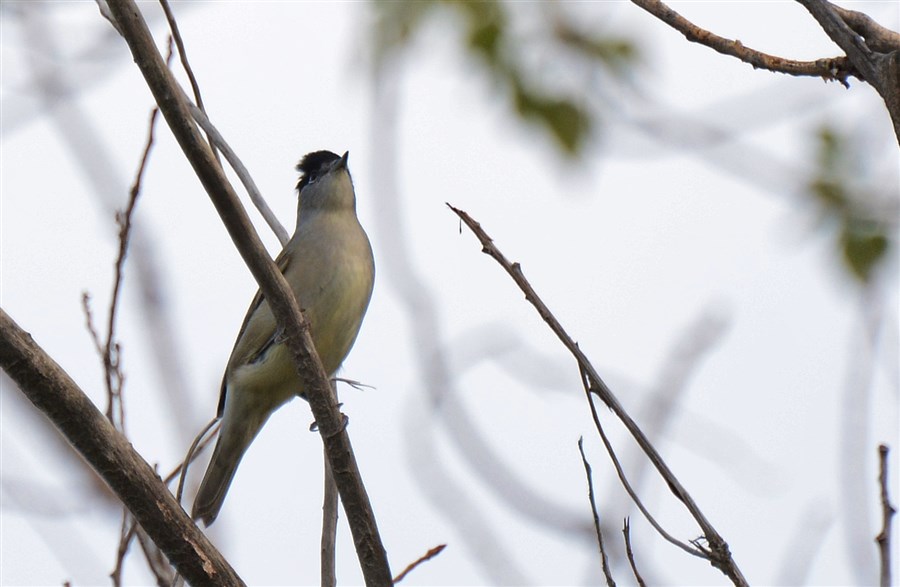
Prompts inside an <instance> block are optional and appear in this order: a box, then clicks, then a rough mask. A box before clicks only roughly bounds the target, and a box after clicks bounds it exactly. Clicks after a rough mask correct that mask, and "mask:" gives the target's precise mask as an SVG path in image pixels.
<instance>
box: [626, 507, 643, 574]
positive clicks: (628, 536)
mask: <svg viewBox="0 0 900 587" xmlns="http://www.w3.org/2000/svg"><path fill="white" fill-rule="evenodd" d="M622 534H624V535H625V556H626V557H628V564H629V565H631V572H632V573H634V579H635V580H636V581H637V584H638V587H644V586H645V585H646V583H644V578H643V577H641V574H640V573H639V572H638V569H637V564H636V563H635V562H634V551H633V550H632V549H631V523H630V522H629V521H628V518H625V524H624V525H623V526H622Z"/></svg>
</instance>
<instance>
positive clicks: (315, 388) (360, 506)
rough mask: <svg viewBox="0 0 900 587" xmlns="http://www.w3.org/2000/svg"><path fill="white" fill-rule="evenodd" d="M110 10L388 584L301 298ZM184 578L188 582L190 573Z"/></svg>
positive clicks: (118, 11) (155, 55)
mask: <svg viewBox="0 0 900 587" xmlns="http://www.w3.org/2000/svg"><path fill="white" fill-rule="evenodd" d="M110 8H111V9H112V12H113V15H114V16H115V18H116V21H117V22H118V23H119V27H120V28H121V29H122V31H123V32H124V33H125V40H126V41H127V43H128V45H129V48H130V49H131V52H132V54H133V56H134V60H135V62H136V63H137V65H138V67H139V68H140V70H141V73H142V74H143V75H144V78H145V80H146V81H147V85H148V86H149V87H150V90H151V91H152V92H153V95H154V97H155V98H156V102H157V104H158V105H159V107H160V110H161V111H162V113H163V116H165V118H166V121H167V122H168V124H169V128H170V129H171V130H172V133H173V134H174V135H175V138H176V140H177V141H178V143H179V144H180V145H181V148H182V150H183V151H184V153H185V156H186V157H187V159H188V160H189V162H190V163H191V166H192V167H193V168H194V171H195V173H196V174H197V177H198V178H199V179H200V182H201V183H202V184H203V187H204V188H205V189H206V191H207V193H208V194H209V197H210V199H211V200H212V202H213V204H214V205H215V206H216V209H217V211H218V212H219V216H220V217H221V218H222V221H223V223H224V224H225V227H226V228H227V229H228V232H229V234H230V235H231V238H232V240H233V241H234V243H235V245H236V246H237V248H238V250H239V252H240V253H241V256H242V257H243V258H244V261H245V262H246V263H247V266H248V267H249V269H250V271H251V273H252V274H253V276H254V278H255V279H256V281H257V283H258V284H259V286H260V289H261V291H262V292H263V294H264V295H265V297H266V301H267V302H268V303H269V306H270V308H271V309H272V313H273V314H274V316H275V318H276V321H277V323H278V325H279V328H280V329H281V330H282V331H283V332H284V338H285V346H286V347H287V349H288V350H289V351H290V353H291V355H292V357H293V359H294V363H295V366H296V368H297V373H298V375H299V377H300V381H301V383H302V385H303V389H304V390H305V391H306V396H307V399H308V400H309V405H310V408H311V410H312V412H313V415H314V417H315V420H316V424H317V426H318V429H319V433H320V435H321V437H322V441H323V443H324V445H325V447H326V450H327V452H328V455H329V458H330V461H331V468H332V471H333V472H334V476H335V483H336V484H337V487H338V491H339V493H340V496H341V501H342V503H343V505H344V510H345V512H346V514H347V519H348V522H349V525H350V530H351V533H352V535H353V540H354V544H355V546H356V551H357V556H358V557H359V562H360V566H361V568H362V572H363V576H364V578H365V581H366V583H367V584H368V585H390V584H391V573H390V567H389V565H388V561H387V554H386V553H385V550H384V546H383V545H382V543H381V538H380V537H379V535H378V528H377V524H376V522H375V516H374V514H373V512H372V508H371V504H370V503H369V498H368V495H367V494H366V490H365V487H364V486H363V483H362V478H361V475H360V473H359V467H358V466H357V463H356V459H355V457H354V455H353V450H352V447H351V445H350V438H349V436H348V435H347V431H346V429H345V426H344V422H343V418H342V416H341V413H340V410H339V409H338V406H337V403H336V401H335V399H334V397H333V395H332V394H331V386H330V383H329V381H328V377H327V375H326V374H325V370H324V368H323V367H322V362H321V360H320V359H319V357H318V354H317V352H316V349H315V346H314V345H313V342H312V337H311V336H310V332H309V323H308V321H307V320H306V319H305V318H304V317H303V315H302V313H301V312H300V304H299V301H298V300H297V299H296V298H295V296H294V295H293V293H292V292H291V290H290V288H289V287H288V285H287V282H286V281H285V279H284V276H283V275H282V274H281V272H280V271H278V268H277V267H276V266H275V264H274V263H273V261H272V259H271V257H269V255H268V253H267V252H266V249H265V247H263V245H262V243H261V242H260V240H259V237H258V235H257V234H256V230H255V229H254V227H253V225H252V224H251V222H250V219H249V218H248V217H247V214H246V212H245V211H244V210H243V208H242V207H241V204H240V201H239V199H238V197H237V194H235V192H234V189H233V188H232V186H231V184H230V183H229V182H228V179H227V178H226V177H225V174H224V172H223V170H222V168H221V166H220V165H219V164H218V162H217V161H216V160H215V159H214V157H213V154H212V152H211V150H210V148H209V146H208V144H207V143H206V142H205V141H204V140H203V138H202V137H201V136H200V134H199V132H198V130H197V128H196V127H195V126H194V125H193V123H192V117H191V114H190V111H189V110H188V107H187V104H186V103H185V101H184V99H183V94H182V92H181V91H180V90H179V89H178V84H177V82H176V81H175V79H174V78H173V76H172V73H171V71H169V69H168V68H167V67H166V66H165V63H164V62H163V60H162V57H161V56H160V54H159V51H158V50H157V48H156V45H155V44H154V42H153V38H152V36H151V35H150V31H149V29H148V28H147V25H146V23H145V22H144V20H143V17H142V16H141V13H140V10H139V9H138V7H137V5H136V4H135V3H134V2H133V1H131V0H119V1H117V2H114V3H112V4H111V5H110ZM301 301H302V300H301ZM185 578H186V579H188V580H189V581H190V578H189V577H187V576H185Z"/></svg>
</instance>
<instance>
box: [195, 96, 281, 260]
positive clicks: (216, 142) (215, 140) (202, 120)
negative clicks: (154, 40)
mask: <svg viewBox="0 0 900 587" xmlns="http://www.w3.org/2000/svg"><path fill="white" fill-rule="evenodd" d="M179 89H181V88H179ZM185 101H187V105H188V109H189V110H190V111H191V115H193V117H194V120H196V121H197V124H199V125H200V127H201V128H202V129H203V131H204V132H205V133H206V136H207V137H208V138H209V141H210V143H212V144H213V146H215V147H216V148H217V149H219V150H220V151H222V154H223V155H225V160H226V161H228V163H229V164H230V165H231V168H232V169H234V172H235V173H236V174H237V176H238V179H240V180H241V183H242V184H243V185H244V189H246V190H247V193H248V194H249V195H250V201H251V202H253V205H254V206H256V209H257V210H258V211H259V213H260V214H261V215H262V217H263V220H265V221H266V224H268V225H269V228H271V229H272V232H274V233H275V236H276V237H278V242H280V243H281V245H282V246H284V245H285V244H286V243H287V242H288V239H289V238H290V237H289V236H288V233H287V231H286V230H285V229H284V226H282V225H281V222H279V221H278V217H277V216H275V213H274V212H272V209H271V208H269V205H268V204H267V203H266V201H265V199H263V197H262V194H261V193H260V191H259V188H258V187H256V182H254V181H253V178H252V177H251V176H250V172H249V171H247V168H246V167H245V166H244V163H243V161H241V160H240V158H239V157H238V156H237V153H235V152H234V149H232V148H231V145H229V144H228V143H227V142H226V141H225V138H224V137H223V136H222V134H221V133H220V132H219V130H218V129H217V128H216V127H215V126H214V125H213V123H212V122H211V121H210V120H209V118H208V117H207V116H206V113H205V112H203V110H201V109H200V108H198V107H197V106H196V105H194V104H192V103H191V102H190V101H188V100H187V97H185Z"/></svg>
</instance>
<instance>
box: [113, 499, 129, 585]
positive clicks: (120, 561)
mask: <svg viewBox="0 0 900 587" xmlns="http://www.w3.org/2000/svg"><path fill="white" fill-rule="evenodd" d="M128 518H129V516H128V510H127V509H126V508H122V527H121V529H120V531H119V548H118V549H117V550H116V566H115V567H113V570H112V572H111V573H110V574H109V578H110V579H112V584H113V586H114V587H120V586H121V585H122V567H123V566H124V564H125V555H126V554H127V553H128V547H129V546H131V538H130V536H129V535H130V533H131V532H130V531H129V530H128ZM134 527H135V526H134V525H132V528H134Z"/></svg>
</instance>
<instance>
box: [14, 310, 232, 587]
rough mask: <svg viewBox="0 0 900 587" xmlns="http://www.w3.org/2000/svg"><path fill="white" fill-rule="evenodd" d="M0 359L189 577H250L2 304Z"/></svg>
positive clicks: (220, 581) (222, 580) (221, 581)
mask: <svg viewBox="0 0 900 587" xmlns="http://www.w3.org/2000/svg"><path fill="white" fill-rule="evenodd" d="M0 367H2V368H3V370H4V371H6V373H7V374H9V376H10V377H11V378H12V379H13V380H15V381H16V383H18V385H19V389H20V390H21V391H22V393H23V394H25V396H26V397H28V399H29V400H30V401H31V402H32V403H33V404H34V405H35V407H36V408H37V409H39V410H40V411H41V412H43V413H44V414H45V415H46V416H47V417H48V418H49V419H50V420H51V421H52V422H53V423H54V425H55V426H56V427H57V429H58V430H59V431H60V433H62V434H63V435H64V436H65V437H66V438H67V439H68V440H69V442H70V443H72V446H74V447H75V449H76V450H77V451H78V452H79V453H81V455H82V456H83V457H84V458H85V460H87V461H88V462H89V463H90V464H91V466H92V467H93V468H94V470H95V471H96V472H97V473H98V474H99V475H100V476H101V477H102V478H103V479H104V480H105V481H106V483H107V484H108V485H109V487H110V488H111V489H112V490H113V491H114V492H115V493H116V495H118V496H119V499H121V500H122V502H123V503H124V504H125V505H126V506H127V507H128V509H129V510H130V511H131V512H132V514H134V517H135V519H136V520H137V521H138V523H140V525H141V526H142V527H143V528H144V529H145V530H146V531H147V533H148V534H149V535H150V537H151V538H152V539H153V541H154V542H155V543H156V544H157V545H158V546H159V547H160V548H161V549H162V550H163V552H165V553H166V556H167V557H168V558H169V561H170V562H171V563H172V564H173V565H175V567H176V568H178V571H179V572H180V573H181V574H182V575H184V576H185V577H186V578H187V579H188V581H190V582H191V583H192V584H195V585H243V584H244V583H243V581H241V579H240V577H238V575H237V574H236V573H235V572H234V569H232V568H231V566H230V565H229V564H228V562H227V561H226V560H225V559H224V558H222V556H221V554H219V552H218V551H217V550H216V548H215V547H214V546H213V545H212V544H211V543H210V542H209V540H208V539H207V538H206V536H205V535H204V534H203V533H202V532H201V531H200V529H199V528H197V526H195V525H194V523H193V522H192V521H191V520H190V518H189V517H188V515H187V514H186V513H185V511H184V510H183V509H181V507H180V506H179V505H178V503H177V502H176V501H175V499H174V498H173V497H172V494H170V493H169V491H168V489H167V488H166V486H165V485H164V484H163V482H162V481H161V480H160V479H159V477H158V476H157V475H156V473H155V472H154V471H153V469H152V468H151V467H150V465H148V464H147V462H146V461H144V459H142V458H141V455H139V454H138V453H137V451H135V450H134V447H133V446H132V445H131V443H130V442H128V439H127V438H125V437H124V436H122V434H121V433H120V432H119V431H117V430H116V429H115V428H114V427H113V425H112V424H111V423H110V422H109V421H108V420H107V419H106V418H105V417H104V416H103V414H101V413H100V412H99V411H98V410H97V408H96V407H95V406H94V404H93V403H92V402H91V400H90V399H89V398H88V397H87V396H86V395H85V394H84V392H83V391H82V390H81V389H79V388H78V386H77V385H76V384H75V382H74V381H72V379H71V377H69V375H68V373H66V372H65V371H64V370H63V369H62V368H61V367H60V366H59V365H57V364H56V362H54V361H53V359H52V358H50V356H48V355H47V354H46V353H45V352H44V350H43V349H42V348H41V347H39V346H38V345H37V344H36V343H35V342H34V340H33V339H32V338H31V336H30V335H29V334H28V333H27V332H25V331H24V330H22V329H21V328H20V327H19V325H18V324H16V323H15V322H14V321H13V320H12V318H10V317H9V316H8V315H7V314H6V312H5V311H3V310H2V309H0Z"/></svg>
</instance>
